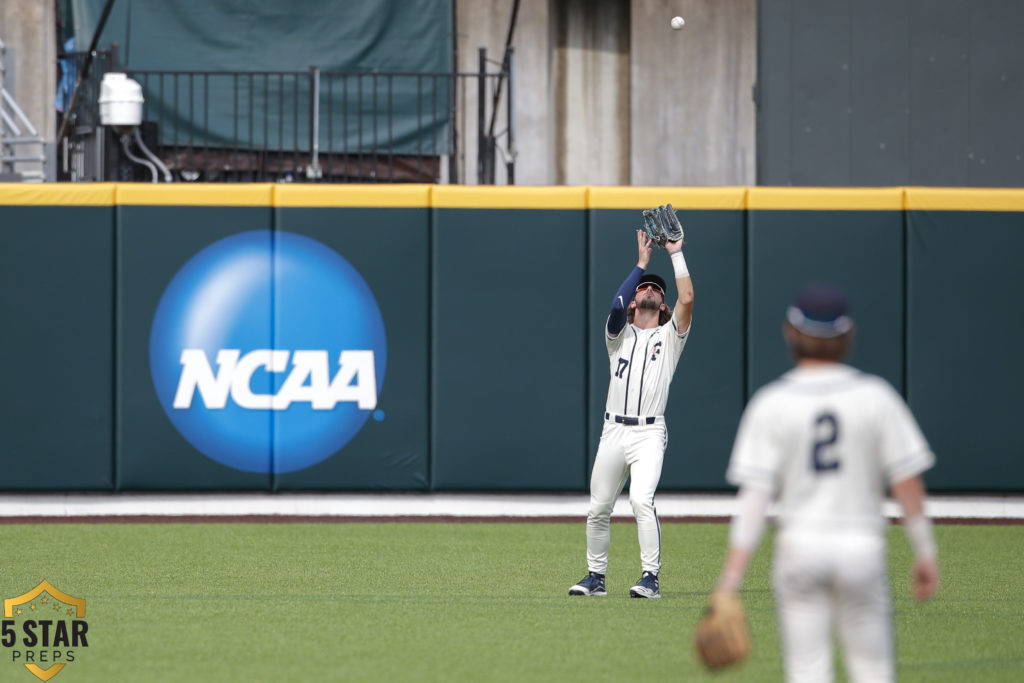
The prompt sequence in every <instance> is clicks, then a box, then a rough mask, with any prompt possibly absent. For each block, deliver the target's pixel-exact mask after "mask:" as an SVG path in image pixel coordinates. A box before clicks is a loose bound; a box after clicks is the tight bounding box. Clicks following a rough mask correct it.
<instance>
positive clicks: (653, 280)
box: [636, 273, 665, 298]
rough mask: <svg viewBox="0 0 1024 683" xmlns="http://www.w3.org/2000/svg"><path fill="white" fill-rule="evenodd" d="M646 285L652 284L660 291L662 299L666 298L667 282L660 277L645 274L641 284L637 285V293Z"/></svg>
mask: <svg viewBox="0 0 1024 683" xmlns="http://www.w3.org/2000/svg"><path fill="white" fill-rule="evenodd" d="M646 284H652V285H654V286H655V287H657V288H658V289H660V290H661V296H662V298H664V297H665V281H664V280H663V279H661V277H660V276H658V275H655V274H654V273H644V274H643V276H641V278H640V282H639V283H637V286H636V291H637V292H639V291H640V288H641V287H643V286H644V285H646Z"/></svg>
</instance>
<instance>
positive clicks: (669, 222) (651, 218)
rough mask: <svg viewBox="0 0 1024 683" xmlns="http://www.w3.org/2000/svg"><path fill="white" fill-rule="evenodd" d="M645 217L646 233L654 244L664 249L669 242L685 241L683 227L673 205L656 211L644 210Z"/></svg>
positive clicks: (661, 207) (660, 207)
mask: <svg viewBox="0 0 1024 683" xmlns="http://www.w3.org/2000/svg"><path fill="white" fill-rule="evenodd" d="M643 217H644V232H646V233H647V236H648V237H650V238H651V241H652V242H654V243H655V244H657V245H658V246H659V247H661V248H662V249H664V248H665V245H666V244H667V243H668V242H678V241H681V240H682V239H683V226H682V224H681V223H680V222H679V217H678V216H676V212H675V210H674V209H673V208H672V205H671V204H666V205H665V206H659V207H657V208H656V209H644V211H643Z"/></svg>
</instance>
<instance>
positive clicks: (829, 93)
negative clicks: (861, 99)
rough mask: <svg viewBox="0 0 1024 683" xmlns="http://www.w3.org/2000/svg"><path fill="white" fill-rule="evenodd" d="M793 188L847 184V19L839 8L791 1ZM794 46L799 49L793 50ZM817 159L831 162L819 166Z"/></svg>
mask: <svg viewBox="0 0 1024 683" xmlns="http://www.w3.org/2000/svg"><path fill="white" fill-rule="evenodd" d="M792 21H793V27H792V31H793V37H792V40H793V45H794V51H793V53H792V55H791V68H792V70H793V110H792V112H791V118H790V126H791V127H792V133H791V134H792V136H793V149H792V154H793V170H792V176H791V179H790V180H791V182H790V184H793V185H848V184H849V182H850V180H849V164H848V163H847V162H846V159H848V158H849V149H850V124H849V114H848V113H847V112H848V109H849V101H850V29H849V26H850V19H849V14H848V10H847V9H846V8H845V6H829V5H828V4H827V3H821V2H820V1H819V0H793V20H792ZM795 48H799V49H795ZM821 159H832V160H833V162H832V163H829V164H822V163H821V161H820V160H821Z"/></svg>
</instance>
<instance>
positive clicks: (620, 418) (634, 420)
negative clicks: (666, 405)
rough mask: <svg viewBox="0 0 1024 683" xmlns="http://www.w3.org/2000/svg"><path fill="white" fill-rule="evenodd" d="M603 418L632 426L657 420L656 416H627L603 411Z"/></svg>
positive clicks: (652, 422)
mask: <svg viewBox="0 0 1024 683" xmlns="http://www.w3.org/2000/svg"><path fill="white" fill-rule="evenodd" d="M604 419H605V420H614V421H615V422H618V423H619V424H620V425H630V426H633V427H635V426H637V425H652V424H654V423H655V422H657V420H658V418H656V417H629V416H628V415H612V414H611V413H605V414H604Z"/></svg>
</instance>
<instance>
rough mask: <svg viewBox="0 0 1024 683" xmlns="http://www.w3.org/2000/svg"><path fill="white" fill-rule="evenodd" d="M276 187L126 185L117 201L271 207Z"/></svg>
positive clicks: (251, 184)
mask: <svg viewBox="0 0 1024 683" xmlns="http://www.w3.org/2000/svg"><path fill="white" fill-rule="evenodd" d="M273 189H274V184H273V183H196V184H191V183H188V184H186V183H168V184H159V185H158V184H156V183H122V184H119V185H118V186H117V196H116V197H115V201H116V202H117V203H118V204H121V205H138V206H266V207H269V206H270V199H271V193H272V192H273Z"/></svg>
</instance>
